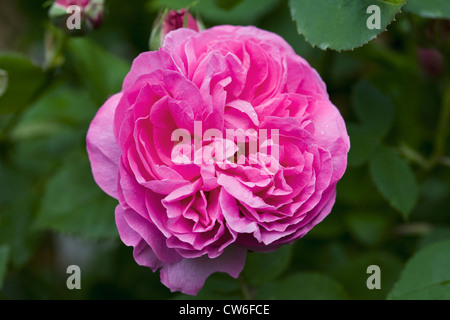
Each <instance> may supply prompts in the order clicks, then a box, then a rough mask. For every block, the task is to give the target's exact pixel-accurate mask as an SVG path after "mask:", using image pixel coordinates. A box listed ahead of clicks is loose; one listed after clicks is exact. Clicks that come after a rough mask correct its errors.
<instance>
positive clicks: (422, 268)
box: [388, 240, 450, 300]
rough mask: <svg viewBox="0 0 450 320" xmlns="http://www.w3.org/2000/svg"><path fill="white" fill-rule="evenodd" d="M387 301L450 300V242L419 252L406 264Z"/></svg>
mask: <svg viewBox="0 0 450 320" xmlns="http://www.w3.org/2000/svg"><path fill="white" fill-rule="evenodd" d="M388 298H389V299H392V300H407V299H411V300H422V299H427V300H428V299H429V300H436V299H440V300H448V299H450V241H449V240H446V241H441V242H437V243H435V244H432V245H429V246H427V247H425V248H423V249H422V250H420V251H419V252H417V253H416V254H415V255H414V256H413V257H412V258H411V259H410V260H409V261H408V263H407V264H406V266H405V269H404V270H403V271H402V274H401V276H400V279H399V280H398V282H397V283H396V284H395V287H394V289H393V290H392V291H391V293H390V294H389V297H388Z"/></svg>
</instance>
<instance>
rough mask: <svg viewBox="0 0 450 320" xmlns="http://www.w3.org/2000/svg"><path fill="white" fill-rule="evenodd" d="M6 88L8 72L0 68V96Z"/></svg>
mask: <svg viewBox="0 0 450 320" xmlns="http://www.w3.org/2000/svg"><path fill="white" fill-rule="evenodd" d="M6 88H8V72H6V71H5V70H0V97H1V96H2V95H3V94H4V93H5V91H6Z"/></svg>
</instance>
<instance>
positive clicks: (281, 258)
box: [243, 245, 292, 285]
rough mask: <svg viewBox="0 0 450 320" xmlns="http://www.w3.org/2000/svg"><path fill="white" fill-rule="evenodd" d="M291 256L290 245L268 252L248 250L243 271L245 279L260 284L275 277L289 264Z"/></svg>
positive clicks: (253, 283) (250, 282)
mask: <svg viewBox="0 0 450 320" xmlns="http://www.w3.org/2000/svg"><path fill="white" fill-rule="evenodd" d="M291 256H292V246H291V245H285V246H282V247H281V248H279V249H277V250H276V251H274V252H270V253H261V252H250V253H249V254H248V256H247V261H246V264H245V269H244V273H243V275H244V278H245V281H246V282H248V283H249V284H251V285H260V284H263V283H265V282H267V281H271V280H273V279H275V278H276V277H278V276H279V275H280V274H282V273H283V271H285V270H286V268H287V267H288V266H289V262H290V261H291Z"/></svg>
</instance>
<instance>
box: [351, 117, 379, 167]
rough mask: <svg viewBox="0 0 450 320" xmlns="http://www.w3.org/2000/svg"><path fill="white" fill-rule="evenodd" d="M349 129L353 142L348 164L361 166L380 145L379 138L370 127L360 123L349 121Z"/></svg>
mask: <svg viewBox="0 0 450 320" xmlns="http://www.w3.org/2000/svg"><path fill="white" fill-rule="evenodd" d="M347 131H348V135H349V136H350V143H351V148H350V151H349V154H348V165H349V166H360V165H363V164H365V163H366V162H367V161H369V159H370V158H371V156H372V155H373V153H374V152H375V150H376V149H377V148H378V147H379V145H380V142H379V140H378V139H377V138H376V137H375V136H374V134H373V132H372V130H370V128H368V127H366V126H361V125H359V124H354V123H349V124H348V125H347Z"/></svg>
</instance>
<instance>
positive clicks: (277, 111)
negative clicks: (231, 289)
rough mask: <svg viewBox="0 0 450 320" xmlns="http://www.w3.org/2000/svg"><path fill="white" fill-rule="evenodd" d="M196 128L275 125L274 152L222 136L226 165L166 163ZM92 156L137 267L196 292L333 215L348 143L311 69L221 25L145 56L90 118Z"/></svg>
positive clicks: (248, 33)
mask: <svg viewBox="0 0 450 320" xmlns="http://www.w3.org/2000/svg"><path fill="white" fill-rule="evenodd" d="M194 122H197V123H198V122H201V124H202V130H203V132H206V131H207V130H208V129H218V130H219V131H220V132H223V133H224V134H223V137H224V138H223V139H225V136H226V135H225V132H226V130H227V129H232V130H235V132H244V131H246V130H250V129H254V130H255V131H256V132H260V130H261V129H267V131H268V132H273V130H278V133H279V134H278V149H279V155H278V157H273V156H271V155H270V152H267V153H266V154H262V153H260V152H259V151H257V153H256V154H255V153H250V152H247V151H245V150H242V146H241V149H239V146H238V145H237V144H236V142H235V141H226V143H225V145H226V146H227V148H226V152H225V153H224V154H216V155H215V156H217V157H221V158H222V160H225V161H220V162H219V161H217V162H213V163H211V162H210V161H203V162H201V163H195V162H187V163H184V162H179V161H178V162H177V161H172V150H173V148H174V146H175V145H176V144H177V143H178V141H172V133H173V132H174V131H175V130H176V129H184V130H187V131H188V132H190V133H191V134H192V136H193V139H192V141H193V142H192V143H194V141H195V138H196V137H194ZM246 132H250V131H246ZM252 132H253V131H252ZM197 138H198V137H197ZM253 138H254V139H258V137H253ZM271 138H272V137H271V136H270V134H269V135H268V136H267V137H266V138H265V141H260V143H262V144H264V143H265V144H266V145H269V146H270V144H271V143H272V142H273V141H274V140H273V139H271ZM217 142H219V143H220V139H217V140H214V141H212V140H211V141H203V142H202V143H201V145H200V149H199V150H200V151H202V150H206V151H209V152H210V151H211V148H210V147H211V144H213V143H217ZM222 142H223V140H222ZM230 145H231V147H230ZM208 148H209V149H208ZM268 149H270V147H269V148H268ZM87 150H88V154H89V157H90V161H91V166H92V172H93V175H94V178H95V180H96V182H97V183H98V185H99V186H100V187H101V188H102V189H103V190H104V191H105V192H106V193H108V194H109V195H110V196H112V197H114V198H116V199H118V201H119V205H118V206H117V208H116V212H115V218H116V224H117V227H118V231H119V234H120V237H121V239H122V241H123V242H124V243H125V244H126V245H128V246H133V247H134V251H133V252H134V258H135V260H136V262H137V263H138V264H139V265H142V266H147V267H149V268H151V269H152V270H153V271H156V270H158V269H159V270H160V275H161V281H162V283H163V284H164V285H166V286H167V287H168V288H170V289H171V290H172V291H181V292H184V293H187V294H196V293H197V292H198V290H199V289H201V287H202V286H203V284H204V282H205V280H206V278H207V277H208V276H209V275H210V274H212V273H214V272H226V273H228V274H230V275H231V276H232V277H237V276H238V275H239V274H240V272H241V271H242V269H243V267H244V264H245V259H246V253H247V251H249V250H250V251H270V250H274V249H276V248H278V247H280V246H281V245H284V244H291V243H292V242H293V241H294V240H296V239H299V238H301V237H303V236H304V235H305V234H306V233H307V232H308V231H309V230H311V228H313V227H314V226H315V225H316V224H317V223H319V222H321V221H322V220H323V219H324V218H325V217H326V216H327V215H328V214H329V213H330V211H331V209H332V207H333V204H334V202H335V197H336V184H337V182H338V180H339V179H340V178H341V177H342V175H343V174H344V171H345V169H346V166H347V153H348V150H349V137H348V135H347V132H346V128H345V123H344V121H343V119H342V117H341V115H340V113H339V111H338V109H337V108H336V107H335V106H334V105H333V104H332V103H331V102H330V100H329V97H328V94H327V92H326V87H325V84H324V83H323V81H322V80H321V78H320V76H319V75H318V73H317V72H316V71H315V70H314V69H313V68H312V67H311V66H310V65H309V64H308V63H307V62H306V61H305V60H304V59H303V58H301V57H300V56H298V55H296V54H295V53H294V51H293V49H292V48H291V47H290V46H289V45H288V44H287V43H286V42H285V41H284V40H283V39H282V38H281V37H279V36H278V35H276V34H273V33H271V32H267V31H263V30H260V29H258V28H255V27H251V26H250V27H240V26H217V27H213V28H211V29H207V30H205V31H201V32H196V31H194V30H190V29H186V28H181V29H178V30H175V31H172V32H170V33H169V34H168V35H167V37H166V38H165V41H164V45H163V46H162V48H161V49H160V50H159V51H151V52H145V53H142V54H141V55H139V56H138V57H137V58H136V59H135V61H134V62H133V65H132V67H131V70H130V72H129V74H128V75H127V76H126V78H125V79H124V82H123V87H122V91H121V92H120V93H117V94H115V95H113V96H112V97H110V98H109V99H108V100H107V101H106V102H105V104H104V105H103V106H102V107H101V108H100V110H99V111H98V113H97V115H96V116H95V118H94V120H93V121H92V123H91V126H90V128H89V131H88V135H87ZM269 151H270V150H269ZM197 152H198V150H197ZM205 154H208V152H205ZM209 154H210V155H212V156H214V154H211V152H210V153H209ZM255 156H259V157H257V159H258V160H257V161H250V159H255ZM234 157H239V158H240V159H241V160H242V157H244V159H243V160H244V161H240V162H237V163H235V162H236V161H231V160H230V159H233V158H234ZM226 159H229V161H226ZM269 165H270V170H269V169H268V166H269ZM274 168H275V169H276V170H274Z"/></svg>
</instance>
